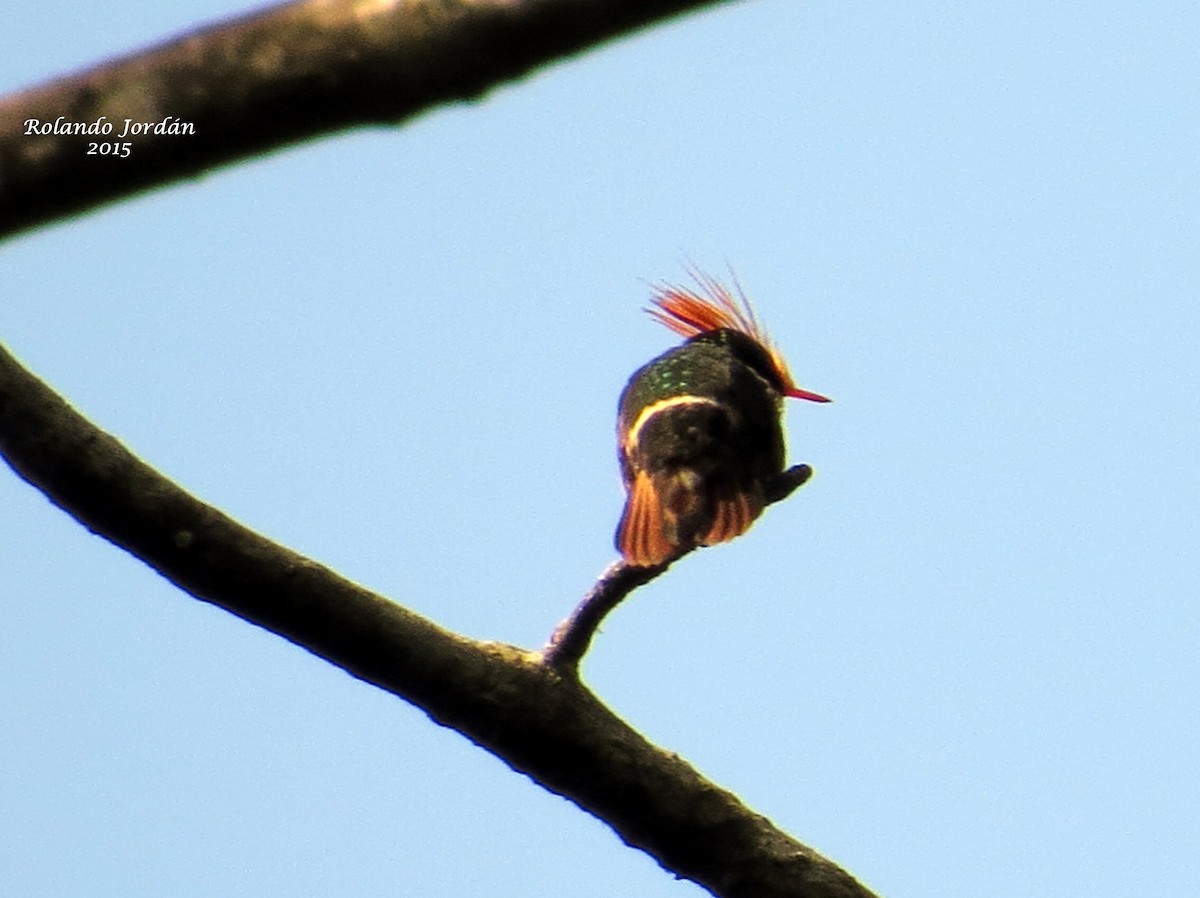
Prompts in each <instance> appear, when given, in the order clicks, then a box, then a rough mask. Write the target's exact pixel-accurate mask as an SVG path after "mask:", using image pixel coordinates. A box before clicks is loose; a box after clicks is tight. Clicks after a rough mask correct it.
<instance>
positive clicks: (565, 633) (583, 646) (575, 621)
mask: <svg viewBox="0 0 1200 898" xmlns="http://www.w3.org/2000/svg"><path fill="white" fill-rule="evenodd" d="M812 473H813V470H812V468H811V467H809V466H808V465H794V466H793V467H791V468H788V469H787V470H786V471H784V472H782V473H781V474H779V476H778V477H776V478H775V479H774V480H773V481H771V482H770V483H769V484H767V501H766V504H767V505H772V504H774V503H776V502H782V501H783V500H784V499H786V498H787V497H788V496H790V495H791V494H792V493H794V492H795V491H796V490H798V489H799V488H800V487H801V486H803V485H804V484H805V483H806V482H808V479H809V478H810V477H812ZM690 551H691V549H690V548H689V549H686V550H684V551H683V552H680V553H679V554H678V555H676V556H675V557H674V558H671V559H669V560H668V561H666V562H664V563H663V564H659V565H655V566H654V567H634V566H633V565H629V564H626V563H625V562H624V561H617V562H615V563H613V564H611V565H609V567H608V569H607V570H605V572H604V573H603V574H601V575H600V579H599V580H597V581H596V585H595V586H593V587H592V588H591V590H590V591H589V592H588V593H587V595H585V596H584V597H583V599H582V600H581V601H580V603H579V604H578V605H576V606H575V610H574V611H572V612H571V616H570V617H568V618H567V619H566V620H564V621H563V622H562V623H561V624H559V625H558V627H556V628H555V630H554V633H553V634H551V636H550V641H549V642H548V643H547V644H546V647H545V648H544V649H542V661H543V663H545V664H548V665H550V666H551V667H553V668H554V669H555V670H557V671H558V672H559V673H560V674H564V675H568V676H572V677H574V676H577V675H578V670H579V662H580V660H582V658H583V656H584V653H585V652H587V650H588V647H589V646H590V645H591V644H592V638H593V637H594V636H595V635H596V631H597V630H599V629H600V624H601V622H602V621H603V620H604V618H605V617H606V616H607V615H608V613H609V612H610V611H612V610H613V609H614V608H616V607H617V605H619V604H621V602H622V601H623V600H624V599H625V597H626V596H627V595H629V594H630V593H631V592H633V591H634V590H635V589H637V588H638V587H639V586H645V585H646V584H647V583H649V582H650V581H651V580H653V579H654V578H655V577H657V576H658V575H659V574H663V573H666V570H667V568H669V567H670V566H671V564H672V563H674V562H675V561H678V560H679V559H680V558H681V557H683V555H686V554H687V553H688V552H690Z"/></svg>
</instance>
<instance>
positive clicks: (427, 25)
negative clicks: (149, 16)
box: [0, 0, 728, 237]
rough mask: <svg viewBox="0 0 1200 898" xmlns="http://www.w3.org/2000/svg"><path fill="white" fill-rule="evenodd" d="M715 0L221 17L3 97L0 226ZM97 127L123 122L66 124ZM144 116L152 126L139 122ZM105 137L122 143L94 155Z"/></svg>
mask: <svg viewBox="0 0 1200 898" xmlns="http://www.w3.org/2000/svg"><path fill="white" fill-rule="evenodd" d="M717 2H728V0H344V2H335V0H299V2H295V3H289V4H286V5H284V6H278V7H274V8H271V9H267V10H264V11H260V12H256V13H251V14H248V15H246V16H244V17H242V18H238V19H234V20H230V21H226V22H219V23H216V24H214V25H211V26H208V27H205V28H201V29H199V30H197V31H194V32H192V33H190V34H186V35H184V36H182V37H180V38H177V39H175V40H172V41H169V42H167V43H163V44H160V45H158V46H155V47H151V48H149V49H147V50H144V51H142V52H138V53H134V54H131V55H129V56H125V57H121V58H118V59H115V60H111V61H108V62H105V63H102V64H100V65H98V66H97V67H95V68H93V69H89V70H87V71H84V72H80V73H78V74H74V75H68V76H65V77H62V78H59V79H57V80H54V81H51V82H49V83H47V84H44V85H40V86H37V87H33V88H30V89H29V90H26V91H23V92H20V93H16V94H12V95H10V96H8V97H5V98H3V99H0V237H2V236H5V235H8V234H13V233H17V232H19V231H22V230H25V229H28V228H33V227H36V226H38V225H42V224H45V223H47V222H50V221H54V220H55V219H59V218H64V217H67V216H70V215H74V214H77V213H80V212H83V211H86V210H88V209H92V208H94V207H96V206H99V205H101V204H103V203H107V202H112V201H113V200H116V199H120V198H122V197H127V196H131V195H133V194H136V193H138V192H140V191H144V190H148V189H151V188H153V187H158V186H161V185H164V184H170V183H172V182H175V181H178V180H180V179H183V178H189V177H194V176H196V175H199V174H201V173H202V172H205V171H207V170H210V169H213V168H215V167H217V166H221V165H226V164H228V163H230V162H235V161H237V160H241V159H246V158H248V157H251V156H254V155H256V154H260V153H263V152H266V151H268V150H272V149H277V148H280V147H284V146H288V145H290V144H293V143H296V142H298V141H303V140H308V139H311V138H314V137H317V136H320V135H323V134H329V133H332V132H336V131H340V130H343V129H346V128H351V127H356V126H363V125H394V124H396V123H399V122H402V121H404V120H406V119H409V118H411V117H412V116H414V115H417V114H418V113H421V112H423V111H425V110H428V109H431V108H433V107H435V106H438V105H440V104H443V103H448V102H454V101H462V100H472V99H476V98H478V97H480V96H482V95H483V94H485V93H486V92H487V91H489V90H491V89H492V88H494V87H496V86H498V85H501V84H504V83H505V82H509V81H512V80H514V79H516V78H520V77H521V76H523V75H526V74H528V73H529V72H530V71H532V70H533V69H534V68H536V67H538V66H540V65H544V64H546V63H548V62H553V61H555V60H560V59H563V58H564V57H567V56H570V55H572V54H574V53H577V52H579V51H581V50H584V49H586V48H588V47H592V46H595V45H597V44H600V43H603V42H605V41H607V40H610V39H612V38H615V37H617V36H619V35H621V34H625V33H628V32H630V31H633V30H635V29H638V28H641V27H644V26H646V25H650V24H653V23H655V22H660V21H662V20H664V19H667V18H669V17H672V16H675V15H677V14H679V13H683V12H686V11H688V10H695V9H699V8H702V7H704V6H710V5H713V4H714V3H717ZM127 121H128V123H129V124H128V126H127ZM31 122H32V123H35V124H34V125H33V126H32V128H33V130H34V132H35V133H28V132H29V131H30V130H31V126H30V124H29V123H31ZM93 123H100V126H103V125H106V124H107V125H108V126H109V127H110V129H111V130H110V131H109V133H99V134H70V133H66V134H64V133H57V132H61V131H62V129H63V128H72V127H84V128H86V127H87V126H89V125H91V124H93ZM143 125H150V129H149V131H150V133H145V134H142V133H139V134H129V133H127V132H126V128H127V127H132V128H138V127H139V126H143ZM154 126H160V127H158V128H155V127H154ZM46 130H49V132H50V133H40V132H43V131H46ZM156 131H161V132H164V133H156ZM93 142H95V143H107V144H110V145H111V144H116V145H118V149H116V151H115V152H112V147H111V146H110V147H108V149H109V150H110V153H109V154H107V155H100V154H92V155H89V154H88V149H89V144H91V143H93ZM126 143H127V144H128V155H125V152H126V151H125V150H124V149H123V148H120V145H121V144H126Z"/></svg>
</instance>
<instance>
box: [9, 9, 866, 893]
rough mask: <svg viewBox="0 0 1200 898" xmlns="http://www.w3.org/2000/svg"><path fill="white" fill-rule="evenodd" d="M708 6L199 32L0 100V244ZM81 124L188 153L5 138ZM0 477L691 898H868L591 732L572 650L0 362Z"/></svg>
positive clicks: (283, 22) (259, 25)
mask: <svg viewBox="0 0 1200 898" xmlns="http://www.w3.org/2000/svg"><path fill="white" fill-rule="evenodd" d="M716 2H722V0H358V2H346V0H302V2H297V3H292V4H289V5H286V6H280V7H277V8H274V9H270V10H266V11H263V12H261V13H256V14H252V15H248V16H246V17H244V18H240V19H237V20H233V21H229V22H225V23H220V24H217V25H215V26H213V27H210V28H205V29H202V30H199V31H196V32H194V33H192V34H189V35H186V36H184V37H181V38H179V39H177V40H174V41H170V42H168V43H164V44H162V45H160V46H157V47H153V48H150V49H149V50H146V51H145V52H142V53H138V54H134V55H130V56H127V57H124V58H121V59H117V60H115V61H112V62H108V63H105V64H102V65H100V66H97V67H96V68H93V69H91V70H89V71H85V72H82V73H79V74H75V75H70V76H67V77H64V78H60V79H57V80H55V81H52V82H50V83H48V84H46V85H43V86H40V87H35V88H33V89H30V90H28V91H26V92H23V93H19V94H15V95H12V96H10V97H8V98H5V99H3V100H0V199H2V202H0V236H3V235H9V234H14V233H18V232H20V231H22V230H27V229H30V228H33V227H37V226H39V225H43V224H46V223H48V222H51V221H54V220H56V219H60V218H64V217H67V216H70V215H74V214H79V213H81V212H84V211H86V210H89V209H92V208H95V207H97V206H99V205H101V204H103V203H107V202H111V201H114V200H117V199H120V198H122V197H127V196H131V195H133V194H135V193H137V192H139V191H143V190H147V189H150V188H153V187H156V186H162V185H165V184H169V183H172V182H175V181H177V180H180V179H182V178H186V177H191V176H194V175H197V174H199V173H201V172H204V171H206V170H209V169H212V168H214V167H217V166H220V165H223V164H228V163H230V162H233V161H236V160H239V159H243V158H247V157H249V156H252V155H254V154H257V153H261V152H264V151H267V150H270V149H274V148H279V147H283V146H286V145H289V144H292V143H295V142H298V141H301V140H305V139H310V138H313V137H316V136H318V135H322V134H327V133H331V132H334V131H338V130H341V129H345V128H349V127H354V126H361V125H370V124H393V123H397V122H400V121H403V120H405V119H407V118H411V117H412V116H414V115H416V114H418V113H420V112H422V111H424V110H426V109H430V108H432V107H434V106H435V105H437V104H440V103H444V102H448V101H453V100H465V99H473V98H476V97H479V96H481V95H482V94H483V93H484V92H486V91H487V90H489V89H491V88H492V87H495V86H496V85H498V84H501V83H503V82H505V81H508V80H511V79H514V78H518V77H520V76H522V75H524V74H526V73H528V72H529V71H530V70H532V69H533V68H535V67H536V66H538V65H541V64H544V63H546V62H548V61H551V60H554V59H558V58H562V57H565V56H567V55H570V54H572V53H575V52H577V51H579V50H581V49H583V48H585V47H588V46H591V45H594V44H597V43H599V42H602V41H605V40H608V39H610V38H612V37H615V36H617V35H619V34H621V33H624V32H627V31H630V30H633V29H636V28H639V27H642V26H645V25H648V24H651V23H653V22H656V21H660V20H662V19H665V18H667V17H669V16H672V15H675V14H678V13H681V12H684V11H686V10H689V9H697V8H700V7H703V6H707V5H712V4H714V3H716ZM102 116H103V117H105V120H107V121H110V122H111V123H112V125H113V129H114V132H117V133H119V131H120V129H121V128H122V127H123V125H124V121H125V119H127V118H128V119H131V120H132V121H134V122H154V121H162V120H163V119H171V120H176V121H179V122H185V123H192V124H193V125H194V128H195V133H194V134H191V135H176V134H169V133H168V134H153V133H151V134H148V135H137V136H135V137H134V138H133V146H132V153H131V156H130V157H129V158H120V157H112V156H99V157H98V156H88V155H86V152H85V148H86V144H87V142H88V141H89V139H92V138H90V136H88V135H82V136H81V135H78V134H74V135H68V134H58V133H50V134H36V135H27V134H25V130H26V128H25V123H26V122H27V121H28V120H30V119H33V120H38V121H40V122H43V123H46V122H56V121H57V120H58V119H59V117H61V118H62V120H63V121H65V122H67V123H84V124H86V123H90V122H94V121H97V120H99V119H100V117H102ZM106 136H107V135H106ZM101 139H104V137H101ZM111 139H117V138H116V134H114V135H112V137H111ZM0 454H2V455H3V456H4V458H5V459H6V461H7V462H8V464H9V465H10V466H11V467H12V468H13V470H14V471H16V473H17V474H18V475H19V476H20V477H22V478H23V479H25V480H26V481H28V482H29V483H31V484H32V485H33V486H35V487H36V488H38V489H39V490H41V491H42V492H43V493H44V494H45V495H46V496H47V497H48V498H49V499H50V500H51V501H52V502H54V503H55V504H56V505H58V506H59V507H61V508H62V509H64V510H65V511H66V512H67V513H68V514H70V515H72V516H73V517H74V518H76V519H77V520H78V521H79V522H80V523H81V524H83V525H84V526H86V527H87V528H88V529H89V530H91V531H93V532H95V533H97V534H99V535H100V536H102V537H104V538H105V539H107V540H109V541H110V542H112V543H114V544H115V545H117V546H119V547H121V548H123V549H125V550H126V551H128V552H129V553H131V554H132V555H134V556H135V557H137V558H139V559H141V560H142V561H144V562H145V563H146V564H148V565H149V566H151V567H152V568H154V569H155V570H157V571H158V572H159V573H161V574H162V575H163V576H164V577H165V578H167V579H168V580H169V581H170V582H172V583H174V584H175V585H177V586H179V587H180V588H181V589H183V590H184V591H186V592H188V593H189V594H191V595H193V596H195V597H196V598H198V599H201V600H202V601H206V602H209V603H212V604H214V605H216V606H218V607H221V608H224V609H225V610H227V611H229V612H230V613H232V614H235V615H237V616H239V617H241V618H243V619H245V620H247V621H250V622H251V623H254V624H256V625H258V626H260V627H263V628H264V629H267V630H269V631H271V632H273V633H276V634H278V635H280V636H283V637H284V638H286V639H288V640H290V641H292V642H293V643H295V644H297V645H300V646H303V647H304V648H306V649H307V650H308V651H310V652H312V653H313V654H314V655H316V656H318V657H320V658H322V659H325V660H327V661H329V662H330V663H332V664H335V665H337V666H338V667H341V668H342V669H344V670H346V671H347V672H349V673H350V674H352V675H353V676H355V677H357V678H359V679H361V680H363V681H365V682H367V683H371V684H373V685H375V686H378V687H379V688H381V689H385V690H387V691H389V692H391V693H393V694H394V695H396V696H398V697H400V698H402V699H404V700H406V701H409V702H411V703H413V704H415V705H417V706H418V707H420V708H422V709H423V710H425V711H426V713H428V714H429V716H430V717H431V718H432V719H434V720H435V721H437V722H438V723H440V724H442V725H444V726H447V727H451V728H453V729H455V730H457V731H458V732H460V733H462V734H463V735H465V736H466V737H467V738H468V739H471V740H472V741H473V742H475V743H476V744H478V745H480V746H481V747H483V748H485V749H486V750H488V751H490V752H492V753H494V754H495V755H497V756H498V757H500V758H502V759H503V760H504V761H505V762H506V763H508V764H509V765H510V766H511V767H513V768H514V769H515V770H518V771H520V772H523V773H525V774H527V775H528V776H529V777H530V778H532V779H534V780H535V781H536V782H538V783H540V784H541V785H542V786H544V787H545V788H547V789H549V790H550V791H552V792H555V793H557V794H560V795H562V796H564V797H566V798H568V799H569V800H571V801H572V802H574V803H575V804H576V805H578V806H579V807H580V808H582V809H583V810H586V811H587V812H589V813H591V814H593V815H595V816H596V817H598V818H600V819H601V820H604V821H605V822H606V823H608V824H609V825H610V826H611V827H612V828H613V829H614V830H615V831H616V832H617V833H618V835H620V837H621V838H622V839H623V840H624V841H625V842H626V843H628V844H629V845H631V846H634V847H637V848H640V849H641V850H643V851H645V852H647V853H648V854H650V855H651V856H652V857H654V858H655V859H656V860H657V861H658V862H659V863H660V864H661V865H662V866H663V867H664V868H665V869H667V870H669V871H671V872H673V873H674V874H676V875H677V876H680V877H683V878H687V879H690V880H692V881H694V882H696V883H698V884H700V885H701V886H703V887H704V888H707V889H708V890H709V891H710V892H712V893H713V894H714V895H718V896H723V898H751V896H753V898H777V896H778V898H782V896H793V898H794V896H804V898H867V896H870V895H871V893H870V892H869V891H868V890H867V889H866V888H864V887H863V886H862V885H860V884H859V883H858V882H856V881H855V880H854V878H853V877H852V876H850V874H848V873H847V872H845V871H843V870H842V869H840V868H839V867H838V866H836V865H835V864H833V863H832V862H831V861H828V860H826V859H825V858H823V857H821V856H820V855H819V854H817V853H816V852H815V851H813V850H812V849H810V848H808V847H806V846H804V845H802V844H800V843H799V842H797V841H795V840H794V839H792V838H791V837H790V836H788V835H786V834H785V833H783V832H782V831H780V830H779V829H777V828H776V827H775V826H774V825H773V824H771V823H770V821H768V820H766V819H765V818H763V817H761V816H759V815H758V814H755V813H754V812H753V811H751V810H750V809H748V808H746V807H745V806H744V805H743V804H742V803H741V802H740V801H739V799H738V798H737V797H736V796H735V795H733V794H732V793H730V792H728V791H725V790H723V789H721V788H720V787H718V786H717V785H715V784H714V783H711V782H709V781H707V780H705V779H704V778H703V777H702V776H701V775H700V774H699V773H698V772H697V771H695V770H694V769H693V768H692V767H691V766H690V765H688V764H687V763H686V762H685V761H683V760H682V759H680V758H679V757H678V756H677V755H674V754H672V753H668V752H665V751H663V750H661V749H659V748H657V747H655V746H654V745H652V744H651V743H649V742H647V741H646V740H645V739H644V738H643V737H642V736H641V735H640V734H638V733H637V732H635V731H634V730H633V729H631V728H630V727H629V726H628V725H627V724H625V723H624V722H623V721H622V720H620V719H619V718H618V717H616V716H615V715H614V714H613V713H612V712H611V711H609V710H608V709H607V708H606V707H605V706H604V705H603V704H602V703H601V702H600V701H599V700H598V699H597V698H596V696H595V695H593V694H592V693H591V692H590V691H589V690H588V689H587V688H586V686H584V685H583V684H582V683H581V682H580V681H579V679H578V676H577V672H576V666H577V662H578V657H579V656H580V655H581V654H582V652H583V650H585V649H586V646H587V640H589V639H590V637H591V632H592V630H594V626H593V627H592V630H587V629H583V630H580V631H579V633H577V634H576V637H575V640H576V641H575V642H574V643H572V644H571V648H570V651H569V653H568V655H567V656H560V657H559V658H558V659H557V660H558V663H552V662H553V661H554V660H555V659H554V657H553V653H549V654H548V655H547V654H543V653H538V652H532V651H528V650H524V649H521V648H517V647H514V646H509V645H502V644H498V643H491V642H483V641H476V640H471V639H467V638H464V637H462V636H459V635H457V634H454V633H451V632H449V631H447V630H445V629H443V628H441V627H439V626H437V625H436V624H434V623H432V622H431V621H429V620H426V619H425V618H423V617H421V616H420V615H418V614H415V613H414V612H412V611H409V610H407V609H405V608H402V607H400V606H399V605H397V604H395V603H393V602H391V601H389V600H387V599H385V598H383V597H382V596H379V595H377V594H375V593H372V592H370V591H368V590H366V589H363V588H362V587H359V586H357V585H355V584H354V583H351V582H349V581H348V580H346V579H344V578H342V577H340V576H339V575H337V574H336V573H334V572H332V571H330V570H329V569H327V568H325V567H323V566H321V565H320V564H318V563H316V562H314V561H312V560H310V559H308V558H305V557H303V556H301V555H299V554H297V553H295V552H293V551H291V550H289V549H287V548H285V547H283V546H280V545H278V544H276V543H273V542H271V541H270V540H267V539H266V538H264V537H263V536H261V535H259V534H257V533H254V532H253V531H251V530H249V529H248V528H246V527H244V526H242V525H241V524H239V523H238V522H236V521H234V520H232V519H231V518H229V517H228V516H226V515H225V514H223V513H222V512H220V511H219V510H217V509H216V508H213V507H211V506H209V505H206V504H204V503H203V502H201V501H200V500H199V499H197V498H195V497H194V496H191V495H189V494H188V493H187V492H185V491H184V490H183V489H181V488H180V487H179V486H177V485H175V484H174V483H172V482H171V481H169V480H168V479H166V478H165V477H163V476H162V475H161V474H159V473H158V472H157V471H155V470H153V469H152V468H150V467H149V466H148V465H146V464H145V463H143V462H142V461H140V460H139V459H137V458H136V457H135V456H134V455H133V454H132V453H130V452H129V450H128V449H126V448H125V447H124V446H122V445H121V444H120V443H119V442H118V441H117V440H116V439H115V438H114V437H112V436H110V435H109V434H107V433H104V432H103V431H101V430H99V429H98V428H96V427H95V426H94V425H93V424H91V423H90V422H88V421H87V420H86V419H84V418H83V417H81V416H80V415H79V414H78V413H77V412H75V411H74V410H73V409H72V408H71V407H70V406H69V405H68V404H67V403H66V402H65V401H64V400H63V399H61V398H60V397H59V396H57V395H56V394H55V393H54V392H53V391H52V390H50V389H49V388H48V387H47V386H46V385H45V384H43V383H41V382H40V381H39V380H38V379H37V378H36V377H34V376H33V375H32V374H30V373H29V372H27V371H25V370H24V369H23V368H22V367H21V366H20V365H19V364H18V363H17V362H16V360H15V359H14V358H13V357H12V356H11V355H9V354H8V353H7V352H6V351H4V349H3V348H0ZM801 482H803V479H802V478H800V479H797V480H796V481H795V482H794V483H791V484H790V488H788V491H790V489H795V487H796V486H798V485H799V484H800V483H801ZM785 487H788V485H781V490H782V489H784V488H785ZM779 498H782V494H781V495H780V497H779ZM652 573H653V572H652ZM645 579H649V577H646V578H645ZM626 581H628V582H626ZM634 581H636V582H634ZM622 582H623V583H624V585H625V586H628V587H629V588H633V587H635V586H636V585H639V583H640V582H644V580H642V579H640V578H639V577H636V576H635V577H633V578H625V580H623V581H622ZM600 588H601V587H598V589H600ZM623 588H624V587H623ZM594 592H595V591H594ZM625 592H626V593H627V592H628V589H625ZM623 594H624V593H622V595H623ZM610 607H611V606H610ZM595 620H596V623H598V620H599V618H596V619H595ZM580 636H582V637H585V638H584V640H583V642H582V644H580V643H579V641H578V638H579V637H580ZM572 653H573V654H572ZM564 657H566V658H567V661H566V662H565V663H564V660H563V659H564Z"/></svg>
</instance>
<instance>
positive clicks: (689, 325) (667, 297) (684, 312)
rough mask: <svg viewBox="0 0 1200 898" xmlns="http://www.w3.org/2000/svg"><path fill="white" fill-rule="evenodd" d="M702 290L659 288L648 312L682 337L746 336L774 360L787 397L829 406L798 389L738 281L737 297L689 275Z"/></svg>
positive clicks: (699, 274) (706, 279)
mask: <svg viewBox="0 0 1200 898" xmlns="http://www.w3.org/2000/svg"><path fill="white" fill-rule="evenodd" d="M689 273H690V274H691V275H692V277H693V279H695V281H696V286H697V287H699V288H700V289H699V292H696V291H694V290H690V289H688V288H687V287H675V286H672V285H671V284H657V285H655V287H654V295H653V296H652V297H651V299H650V301H651V302H652V303H653V304H654V307H653V308H650V309H647V310H646V311H647V312H649V313H650V315H651V316H652V317H653V318H654V319H655V320H656V321H659V322H661V323H662V324H664V325H666V326H667V327H669V328H670V329H671V330H673V331H675V333H677V334H679V335H680V336H681V337H695V336H697V335H699V334H706V333H708V332H709V331H715V330H722V329H728V330H734V331H738V332H739V333H742V334H745V335H746V336H747V337H749V338H750V339H751V340H753V341H754V342H755V343H757V344H758V345H759V346H761V347H762V348H763V350H764V351H765V352H766V353H767V355H768V356H770V358H771V365H772V367H773V368H774V369H775V373H776V374H778V375H779V380H780V382H782V383H783V385H784V387H785V390H784V395H786V396H792V397H794V398H796V399H810V400H812V401H814V402H828V401H829V400H828V399H827V398H826V397H824V396H822V395H820V394H819V393H811V392H809V391H808V390H802V389H801V388H800V387H798V386H797V385H796V381H795V379H794V378H793V377H792V373H791V371H790V370H788V365H787V362H786V361H785V360H784V358H783V355H782V354H781V353H780V352H779V350H778V349H776V348H775V346H774V344H772V343H771V339H770V337H768V336H767V332H766V331H765V330H763V328H762V325H760V324H759V323H758V317H757V316H756V315H755V314H754V307H753V306H751V305H750V300H748V299H747V298H746V294H745V293H743V292H742V288H741V285H740V284H738V283H737V280H736V279H735V280H734V285H735V286H736V287H737V296H736V297H735V296H734V295H733V293H732V292H730V290H729V288H728V287H726V286H725V285H724V284H722V283H721V282H720V281H718V280H717V279H716V278H714V277H711V276H710V275H707V274H705V273H704V272H702V271H697V270H695V269H693V270H691V271H690V272H689Z"/></svg>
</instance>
